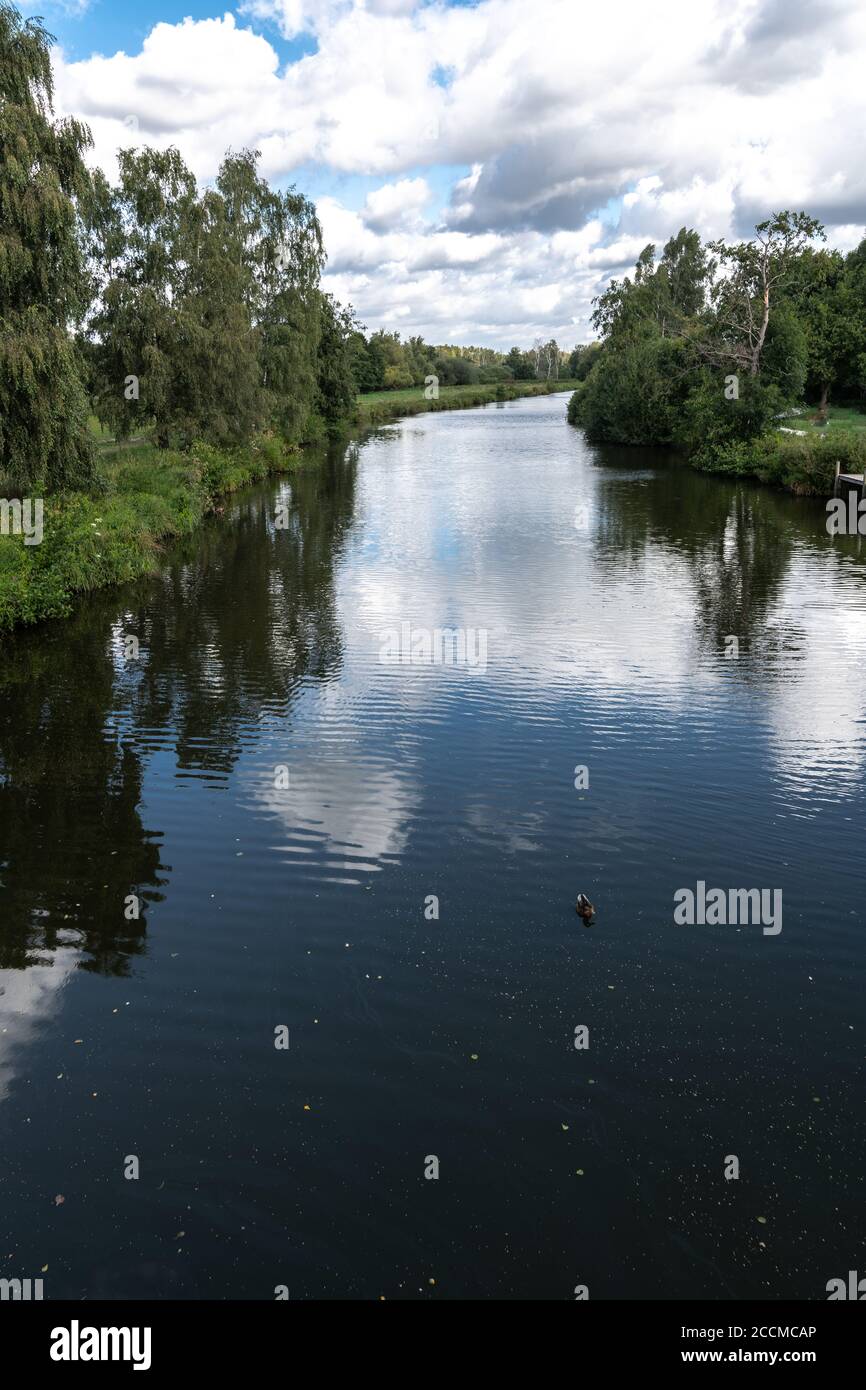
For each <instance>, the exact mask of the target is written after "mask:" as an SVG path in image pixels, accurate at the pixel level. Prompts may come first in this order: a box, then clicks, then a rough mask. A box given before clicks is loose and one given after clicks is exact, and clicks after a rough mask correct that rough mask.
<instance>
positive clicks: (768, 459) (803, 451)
mask: <svg viewBox="0 0 866 1390" xmlns="http://www.w3.org/2000/svg"><path fill="white" fill-rule="evenodd" d="M689 462H690V463H691V464H692V466H693V467H694V468H697V469H698V470H699V471H700V472H702V473H725V474H728V475H734V476H736V477H741V478H757V479H758V481H759V482H762V483H767V484H769V485H770V486H772V487H779V488H783V489H785V491H787V492H793V493H795V494H796V495H797V496H800V497H824V498H827V497H830V496H831V495H832V493H833V485H834V481H835V475H836V464H837V463H839V464H841V466H842V472H843V473H863V472H864V470H866V433H864V432H862V431H857V430H851V429H844V428H839V429H834V430H832V431H830V430H829V429H827V430H823V431H818V430H809V431H808V432H807V433H805V434H802V435H801V434H790V433H784V432H783V431H781V430H773V431H771V432H769V433H768V434H763V435H761V436H760V437H759V438H757V439H753V440H749V441H738V442H737V443H729V444H725V445H716V446H714V447H713V446H708V447H707V448H705V449H703V450H701V451H700V452H699V453H697V454H695V455H693V456H691V457H690V458H689Z"/></svg>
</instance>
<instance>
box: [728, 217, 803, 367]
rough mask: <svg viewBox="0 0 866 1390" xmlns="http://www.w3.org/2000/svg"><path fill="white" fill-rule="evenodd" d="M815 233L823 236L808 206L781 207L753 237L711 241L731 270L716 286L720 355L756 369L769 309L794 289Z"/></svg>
mask: <svg viewBox="0 0 866 1390" xmlns="http://www.w3.org/2000/svg"><path fill="white" fill-rule="evenodd" d="M816 237H819V238H821V239H822V240H824V239H825V238H824V229H823V227H822V226H821V223H820V222H818V221H817V219H816V218H814V217H809V216H808V214H807V213H805V212H777V213H775V214H774V216H773V217H769V218H767V219H766V221H764V222H759V223H758V225H757V226H756V228H755V235H754V238H753V239H752V240H751V241H741V242H737V243H734V244H729V243H727V242H725V241H714V242H710V250H711V251H712V252H713V254H714V255H715V256H717V257H718V261H719V264H720V265H721V266H722V267H723V268H724V269H725V270H726V271H727V272H728V273H727V274H726V276H725V277H724V278H723V279H721V280H719V281H717V283H716V285H715V286H714V290H713V301H714V307H715V320H714V330H715V331H714V334H713V337H712V340H711V349H712V352H713V354H714V355H715V357H716V360H718V361H726V362H728V363H730V364H732V365H733V366H734V367H735V368H736V369H738V370H742V371H744V372H748V374H749V375H750V376H753V377H755V376H757V375H758V373H759V372H760V369H761V354H762V352H763V350H764V343H765V341H766V338H767V331H768V328H769V325H770V317H771V314H772V313H773V311H774V308H775V305H776V303H777V301H779V300H782V299H784V298H785V297H786V296H789V295H791V294H792V293H793V292H794V291H795V289H796V287H797V286H796V282H797V273H798V271H800V270H802V262H803V253H804V251H805V250H806V248H807V246H808V244H809V242H810V241H812V240H813V239H814V238H816Z"/></svg>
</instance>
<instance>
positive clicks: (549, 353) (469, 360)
mask: <svg viewBox="0 0 866 1390" xmlns="http://www.w3.org/2000/svg"><path fill="white" fill-rule="evenodd" d="M349 346H350V351H351V356H352V374H353V377H354V381H355V385H356V386H357V389H358V390H359V391H362V392H363V391H398V390H403V389H406V388H408V387H411V386H422V385H423V384H424V383H425V382H426V381H427V380H428V379H429V378H430V377H431V376H435V377H436V380H437V381H438V383H439V385H440V386H476V385H492V384H495V383H497V382H500V381H565V380H569V381H573V380H576V379H578V373H577V365H578V360H579V358H580V356H581V354H582V353H583V352H584V351H585V349H584V348H583V347H576V348H574V349H573V350H572V351H571V352H566V351H564V350H563V349H562V348H560V347H559V346H558V345H557V342H556V339H555V338H551V339H550V340H549V341H546V342H545V341H543V340H542V339H540V338H539V339H537V340H536V342H535V343H534V345H533V346H532V347H531V348H529V349H527V350H522V349H521V348H519V347H513V348H511V350H510V351H509V352H499V351H497V350H496V349H495V348H490V347H457V346H455V345H453V344H450V343H446V344H442V345H440V346H435V347H434V346H433V345H431V344H430V343H425V341H424V339H423V338H421V337H417V336H416V337H409V338H406V339H405V340H401V337H400V334H399V333H394V332H391V333H389V332H386V331H385V330H384V329H379V330H378V331H377V332H375V333H371V334H369V335H365V333H364V332H363V330H361V329H360V328H356V330H355V331H354V332H353V333H352V334H351V337H350V344H349Z"/></svg>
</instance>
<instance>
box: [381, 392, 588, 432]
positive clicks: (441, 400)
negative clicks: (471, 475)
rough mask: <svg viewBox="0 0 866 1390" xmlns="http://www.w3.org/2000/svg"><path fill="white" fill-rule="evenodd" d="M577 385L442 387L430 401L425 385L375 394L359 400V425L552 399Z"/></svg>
mask: <svg viewBox="0 0 866 1390" xmlns="http://www.w3.org/2000/svg"><path fill="white" fill-rule="evenodd" d="M576 384H577V383H576V382H574V381H499V382H493V383H492V384H488V385H486V386H442V387H440V388H439V394H438V396H436V397H435V398H434V399H431V400H428V399H427V398H426V396H425V394H424V389H425V388H424V387H423V386H411V387H407V388H406V389H405V390H401V391H371V392H369V393H367V394H366V395H363V396H359V397H358V404H357V406H356V409H355V423H356V424H357V425H359V426H361V427H370V426H373V425H382V424H386V423H387V422H388V421H389V420H396V419H399V418H400V417H401V416H404V415H422V414H424V413H425V412H426V411H428V410H467V409H469V408H470V407H471V406H477V405H493V404H495V402H497V401H516V400H520V399H521V397H523V396H550V395H553V394H554V393H555V392H557V391H573V390H574V388H575V386H576Z"/></svg>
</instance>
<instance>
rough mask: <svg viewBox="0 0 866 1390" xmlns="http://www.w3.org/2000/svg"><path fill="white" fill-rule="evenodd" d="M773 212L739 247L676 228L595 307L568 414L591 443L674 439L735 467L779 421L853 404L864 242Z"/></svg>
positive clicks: (864, 347)
mask: <svg viewBox="0 0 866 1390" xmlns="http://www.w3.org/2000/svg"><path fill="white" fill-rule="evenodd" d="M824 242H826V235H825V231H824V228H823V227H822V225H821V223H820V222H819V221H818V220H817V219H816V218H814V217H811V216H810V215H809V214H808V213H806V212H803V211H800V212H792V211H784V212H779V213H776V214H774V215H773V216H772V217H769V218H767V219H766V220H764V221H762V222H760V223H759V224H758V225H757V226H756V228H755V233H754V236H753V237H751V238H750V239H748V240H745V241H739V242H736V241H734V242H730V241H726V240H715V241H707V242H704V241H702V239H701V237H700V236H699V234H698V233H697V232H696V231H695V230H693V229H688V228H685V227H683V228H681V229H680V231H679V232H678V233H677V234H676V236H673V237H671V239H670V240H669V241H668V242H667V244H666V245H665V246H664V248H663V249H662V252H661V254H660V255H659V254H658V253H657V248H656V246H654V245H652V244H650V245H648V246H646V247H645V248H644V250H643V251H642V252H641V254H640V256H639V258H638V261H637V264H636V266H635V270H634V274H633V276H626V277H624V278H623V279H622V280H613V281H611V283H610V285H609V286H608V287H607V289H606V290H605V291H604V292H603V293H602V294H601V295H600V296H599V297H598V298H597V299H596V300H595V301H594V305H595V311H594V314H593V319H592V322H593V326H594V327H595V329H596V331H597V332H598V334H599V341H598V343H597V344H596V345H594V346H593V347H592V348H591V349H590V351H589V354H588V355H586V354H585V355H584V358H583V367H584V369H585V381H584V384H583V387H582V388H581V389H580V390H579V391H578V392H576V393H575V395H574V397H573V398H572V400H571V402H570V405H569V418H570V419H571V420H572V422H573V423H575V424H580V425H583V426H584V428H585V429H586V430H587V433H588V434H589V436H590V437H591V438H592V439H594V440H597V441H610V442H616V443H623V444H673V445H678V446H681V447H683V448H684V449H685V450H686V451H687V452H688V453H689V454H691V455H692V456H694V457H696V458H697V459H698V460H699V461H700V460H701V459H703V460H704V461H706V462H707V463H709V462H711V461H712V462H713V463H714V464H715V465H718V464H719V463H720V462H722V463H724V462H725V461H727V462H728V463H729V464H730V465H731V467H732V468H734V469H736V465H737V463H738V462H742V461H744V459H745V458H746V456H747V454H748V451H749V447H750V445H751V444H752V442H753V441H754V440H756V439H758V438H759V437H761V436H765V435H766V433H767V431H768V430H770V429H771V427H772V425H773V423H774V422H776V421H777V420H778V419H779V417H781V416H784V415H785V414H786V413H788V412H790V411H791V409H792V408H794V407H798V406H802V405H803V404H804V402H811V403H813V404H814V406H815V408H816V421H817V423H819V424H820V423H824V422H826V419H827V412H828V405H829V402H830V400H831V399H832V400H833V401H834V402H835V403H837V404H846V405H853V406H860V405H862V403H863V402H864V399H866V240H864V241H862V242H861V243H860V245H859V246H858V247H857V248H856V250H854V251H852V252H850V253H849V254H848V255H843V254H841V253H840V252H839V251H835V250H830V249H828V248H827V247H826V246H825V245H823V244H822V243H824Z"/></svg>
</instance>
